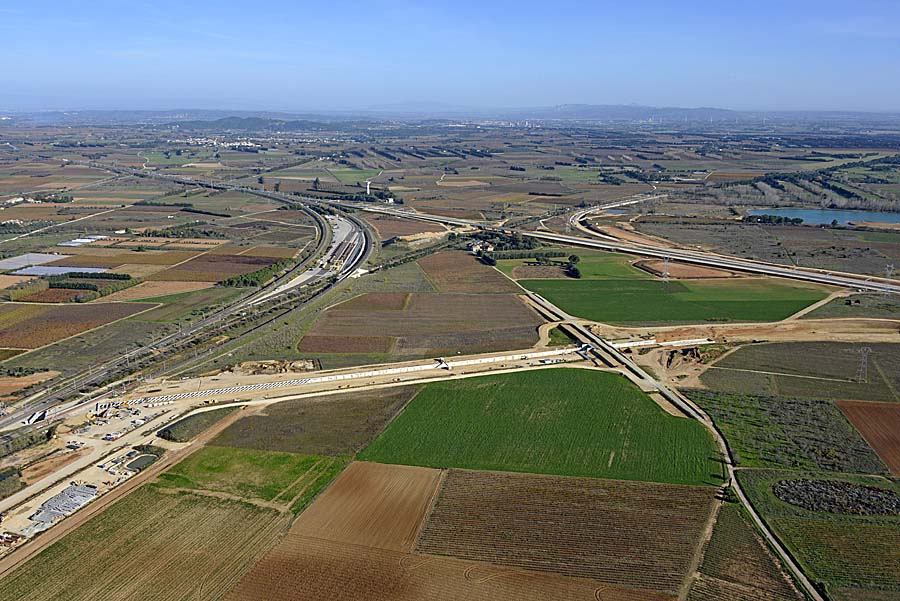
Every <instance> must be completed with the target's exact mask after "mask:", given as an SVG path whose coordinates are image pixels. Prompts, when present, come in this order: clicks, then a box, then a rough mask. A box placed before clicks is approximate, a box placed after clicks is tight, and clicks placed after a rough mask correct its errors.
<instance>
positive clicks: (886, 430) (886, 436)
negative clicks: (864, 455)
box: [838, 401, 900, 476]
mask: <svg viewBox="0 0 900 601" xmlns="http://www.w3.org/2000/svg"><path fill="white" fill-rule="evenodd" d="M838 406H839V407H840V408H841V411H843V412H844V415H846V416H847V419H849V420H850V423H852V424H853V426H854V427H855V428H856V429H857V430H859V433H860V434H862V436H863V438H865V439H866V442H868V443H869V445H871V447H872V448H873V449H874V450H875V452H876V453H878V456H879V457H881V459H882V461H884V463H885V465H887V466H888V468H889V469H890V470H891V473H892V474H894V475H895V476H900V404H898V403H874V402H868V401H838Z"/></svg>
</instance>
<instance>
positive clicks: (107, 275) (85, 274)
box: [49, 271, 133, 282]
mask: <svg viewBox="0 0 900 601" xmlns="http://www.w3.org/2000/svg"><path fill="white" fill-rule="evenodd" d="M67 278H78V279H82V280H130V279H133V278H132V277H131V275H129V274H127V273H113V272H111V271H99V272H97V271H70V272H69V273H66V274H63V275H51V276H50V278H49V279H50V281H51V282H52V281H54V280H64V279H67Z"/></svg>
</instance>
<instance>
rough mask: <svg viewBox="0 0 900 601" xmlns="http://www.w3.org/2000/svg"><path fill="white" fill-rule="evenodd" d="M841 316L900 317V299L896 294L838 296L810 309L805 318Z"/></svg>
mask: <svg viewBox="0 0 900 601" xmlns="http://www.w3.org/2000/svg"><path fill="white" fill-rule="evenodd" d="M840 317H875V318H882V319H900V299H898V298H897V295H896V294H891V295H888V296H884V295H881V294H852V295H850V296H848V297H847V298H836V299H834V300H833V301H831V302H830V303H828V304H827V305H824V306H822V307H819V308H818V309H815V310H813V311H810V312H809V313H807V314H806V315H804V316H803V319H828V318H840Z"/></svg>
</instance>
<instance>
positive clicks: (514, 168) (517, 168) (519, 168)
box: [509, 165, 526, 171]
mask: <svg viewBox="0 0 900 601" xmlns="http://www.w3.org/2000/svg"><path fill="white" fill-rule="evenodd" d="M509 170H510V171H526V169H525V167H521V166H519V165H510V166H509Z"/></svg>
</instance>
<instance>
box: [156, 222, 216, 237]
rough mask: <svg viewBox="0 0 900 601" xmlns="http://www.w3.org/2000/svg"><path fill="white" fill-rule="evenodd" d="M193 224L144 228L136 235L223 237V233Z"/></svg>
mask: <svg viewBox="0 0 900 601" xmlns="http://www.w3.org/2000/svg"><path fill="white" fill-rule="evenodd" d="M199 225H200V224H194V225H173V226H172V227H167V228H165V229H162V230H144V231H143V232H141V233H140V234H138V236H141V237H144V238H219V239H221V238H225V237H226V236H225V234H223V233H222V232H220V231H217V230H211V229H206V228H201V227H198V226H199Z"/></svg>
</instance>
